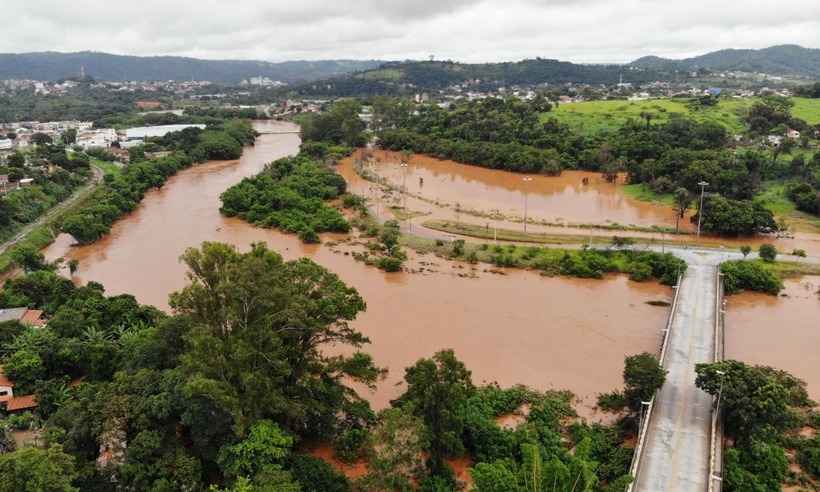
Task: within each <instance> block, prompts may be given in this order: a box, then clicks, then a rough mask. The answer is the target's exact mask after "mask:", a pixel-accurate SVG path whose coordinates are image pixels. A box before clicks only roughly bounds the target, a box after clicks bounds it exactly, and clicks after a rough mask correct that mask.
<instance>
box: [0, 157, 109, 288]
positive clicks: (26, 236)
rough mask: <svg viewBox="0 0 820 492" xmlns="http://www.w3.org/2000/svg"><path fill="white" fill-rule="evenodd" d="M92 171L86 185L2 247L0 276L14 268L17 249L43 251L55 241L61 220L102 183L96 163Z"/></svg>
mask: <svg viewBox="0 0 820 492" xmlns="http://www.w3.org/2000/svg"><path fill="white" fill-rule="evenodd" d="M91 170H92V177H91V180H90V181H89V182H88V183H87V184H86V185H84V186H83V187H81V188H80V189H78V190H76V191H75V192H74V193H73V194H72V195H71V196H70V197H69V198H68V199H66V200H64V201H63V202H62V203H59V204H57V205H55V206H54V207H52V208H51V209H50V210H49V211H48V212H46V213H45V214H43V215H42V216H41V217H40V218H38V219H37V220H36V221H34V222H32V223H31V224H28V225H26V226H25V227H24V228H23V229H22V230H21V231H19V232H18V233H17V234H16V235H15V237H14V238H12V239H11V240H9V241H6V242H5V243H3V244H2V245H0V275H4V274H7V273H8V272H9V271H10V270H11V268H12V267H13V265H12V260H11V252H12V250H13V249H14V248H15V247H24V248H31V249H35V250H41V249H43V248H45V247H47V246H48V245H49V244H51V243H52V242H53V241H54V239H55V238H56V237H57V234H58V233H59V228H58V224H59V222H60V220H61V219H62V218H63V217H65V216H66V215H67V214H70V213H72V212H73V211H74V210H76V209H77V208H79V207H82V206H83V205H84V204H85V202H86V201H87V200H88V199H89V198H90V197H91V195H92V194H93V193H94V191H95V190H96V189H97V187H98V186H99V184H100V183H101V182H102V179H103V176H104V174H105V171H104V170H103V169H102V168H100V167H99V166H97V165H96V164H95V163H92V167H91Z"/></svg>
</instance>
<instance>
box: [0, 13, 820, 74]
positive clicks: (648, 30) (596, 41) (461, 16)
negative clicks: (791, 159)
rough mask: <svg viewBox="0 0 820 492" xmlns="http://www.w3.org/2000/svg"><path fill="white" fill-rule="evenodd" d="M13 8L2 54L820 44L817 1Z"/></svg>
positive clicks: (255, 54) (544, 53)
mask: <svg viewBox="0 0 820 492" xmlns="http://www.w3.org/2000/svg"><path fill="white" fill-rule="evenodd" d="M3 10H4V18H5V19H6V20H7V22H6V23H5V24H4V27H3V31H4V32H3V36H2V37H0V51H2V52H22V51H42V50H54V51H77V50H95V51H106V52H113V53H122V54H135V55H157V54H160V55H187V56H198V57H204V58H256V59H265V60H274V61H278V60H286V59H297V58H307V59H319V58H383V59H404V58H421V57H427V56H428V55H430V54H434V55H436V56H437V57H438V58H440V59H441V58H450V59H456V60H463V61H496V60H510V59H520V58H525V57H535V56H541V57H549V58H559V59H565V60H572V61H579V62H621V61H627V60H630V59H633V58H636V57H638V56H642V55H645V54H658V55H662V56H671V57H684V56H691V55H695V54H699V53H703V52H706V51H711V50H714V49H719V48H728V47H735V48H761V47H765V46H770V45H773V44H783V43H797V44H802V45H804V46H809V47H818V46H820V2H817V1H816V0H792V1H790V2H780V4H779V5H777V6H774V5H773V2H771V1H770V0H727V1H723V2H714V1H713V0H710V1H707V0H689V1H687V2H669V1H668V0H416V1H407V0H347V1H345V0H336V1H328V0H301V1H298V2H294V1H291V0H289V1H284V0H233V1H226V0H140V1H138V2H111V1H105V0H73V1H72V2H65V1H63V0H28V1H26V2H13V3H11V4H10V5H4V7H3Z"/></svg>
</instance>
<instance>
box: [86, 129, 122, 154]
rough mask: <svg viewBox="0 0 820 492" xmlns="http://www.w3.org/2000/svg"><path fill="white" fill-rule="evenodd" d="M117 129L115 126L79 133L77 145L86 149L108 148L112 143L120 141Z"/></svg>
mask: <svg viewBox="0 0 820 492" xmlns="http://www.w3.org/2000/svg"><path fill="white" fill-rule="evenodd" d="M118 140H119V137H118V136H117V132H116V130H114V129H113V128H102V129H100V130H87V131H84V132H81V133H79V134H77V142H76V143H77V145H79V146H80V147H82V148H83V149H85V150H88V149H93V148H102V149H106V148H108V147H111V144H112V143H114V142H116V141H118Z"/></svg>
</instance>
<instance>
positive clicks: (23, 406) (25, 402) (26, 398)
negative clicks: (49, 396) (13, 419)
mask: <svg viewBox="0 0 820 492" xmlns="http://www.w3.org/2000/svg"><path fill="white" fill-rule="evenodd" d="M5 403H6V412H8V413H15V412H25V411H26V410H31V409H34V408H37V396H36V395H23V396H14V397H12V398H11V399H9V400H7V401H6V402H5Z"/></svg>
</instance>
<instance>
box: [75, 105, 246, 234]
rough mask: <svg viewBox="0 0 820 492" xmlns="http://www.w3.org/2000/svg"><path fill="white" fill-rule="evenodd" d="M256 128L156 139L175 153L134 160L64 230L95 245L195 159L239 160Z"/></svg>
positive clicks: (231, 124) (229, 125) (233, 124)
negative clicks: (115, 224)
mask: <svg viewBox="0 0 820 492" xmlns="http://www.w3.org/2000/svg"><path fill="white" fill-rule="evenodd" d="M255 135H256V132H255V131H254V130H253V128H252V127H251V126H250V124H249V123H248V122H246V121H241V120H234V121H227V122H224V123H223V125H222V126H221V127H217V128H208V129H205V130H200V129H199V128H186V129H184V130H182V131H179V132H172V133H169V134H167V135H165V136H164V137H161V138H160V139H158V140H157V143H159V144H160V145H161V146H162V147H161V148H163V149H166V150H168V151H171V152H172V154H171V155H168V156H165V157H161V158H158V159H154V160H143V161H140V162H132V163H129V164H128V165H127V166H125V167H124V168H123V170H122V172H121V173H119V174H118V175H116V176H114V175H108V176H106V177H105V179H104V181H103V183H102V184H101V185H100V186H99V187H98V188H97V189H96V190H95V191H94V192H93V193H92V195H91V196H90V197H89V199H88V200H86V201H85V202H84V204H83V205H82V206H81V207H79V208H78V209H77V210H75V211H73V212H72V213H71V214H69V215H68V216H66V217H65V218H64V219H63V220H62V224H61V230H62V231H63V232H67V233H69V234H71V235H72V236H73V237H74V238H75V239H76V240H77V241H78V242H80V243H90V242H94V241H96V240H97V239H99V238H101V237H102V236H103V235H105V234H107V233H108V232H109V231H110V230H111V226H112V225H113V224H114V222H115V221H116V220H117V219H119V218H120V217H122V216H123V215H125V214H126V213H128V212H131V211H133V210H134V209H135V208H136V207H137V205H138V204H139V202H140V201H141V200H142V197H143V196H144V195H145V193H146V192H147V191H148V190H149V189H151V188H156V187H160V186H162V185H163V184H164V183H165V181H166V180H167V179H168V178H169V177H171V176H173V175H174V174H176V173H177V172H178V171H180V170H181V169H184V168H186V167H188V166H190V165H192V164H193V163H195V162H204V161H206V160H209V159H236V158H238V157H239V156H240V155H242V146H243V145H247V144H249V143H252V142H253V140H254V138H255Z"/></svg>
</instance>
